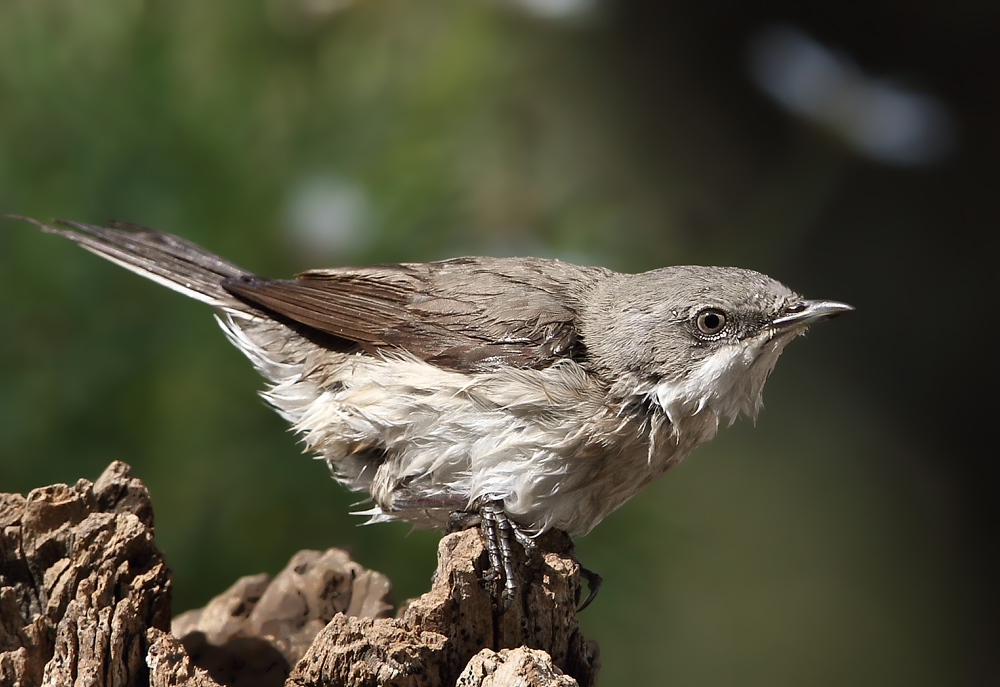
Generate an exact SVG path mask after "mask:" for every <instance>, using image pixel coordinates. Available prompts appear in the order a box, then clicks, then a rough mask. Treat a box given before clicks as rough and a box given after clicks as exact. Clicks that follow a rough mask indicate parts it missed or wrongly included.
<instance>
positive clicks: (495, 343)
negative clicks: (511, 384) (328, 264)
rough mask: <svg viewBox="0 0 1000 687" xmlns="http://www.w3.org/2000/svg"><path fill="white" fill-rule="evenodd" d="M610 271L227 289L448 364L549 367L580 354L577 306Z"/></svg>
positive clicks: (426, 268) (528, 271) (506, 268)
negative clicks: (589, 288) (589, 289)
mask: <svg viewBox="0 0 1000 687" xmlns="http://www.w3.org/2000/svg"><path fill="white" fill-rule="evenodd" d="M605 273H606V270H603V269H602V268H595V267H580V266H577V265H571V264H568V263H564V262H561V261H558V260H548V259H543V258H521V259H503V258H457V259H454V260H444V261H440V262H433V263H422V264H414V263H404V264H397V265H375V266H372V267H361V268H349V267H347V268H335V269H329V270H313V271H310V272H304V273H303V274H300V275H299V276H298V278H296V279H291V280H270V279H261V278H258V277H249V276H244V277H241V278H236V279H227V280H225V281H224V282H223V284H222V285H223V287H224V288H225V289H226V290H227V291H229V292H230V293H232V294H234V295H235V296H237V297H239V298H241V299H244V300H245V301H247V302H249V303H251V304H254V305H257V306H259V307H262V308H264V309H266V310H269V311H271V312H273V313H276V314H278V315H281V316H283V317H286V318H288V319H290V320H293V321H295V322H298V323H300V324H303V325H306V326H307V327H310V328H312V329H316V330H319V331H321V332H325V333H328V334H332V335H334V336H336V337H339V338H341V339H346V340H348V341H353V342H356V343H357V344H359V345H360V346H361V347H362V348H364V349H366V350H368V351H372V352H374V351H376V350H378V349H384V348H398V349H402V350H405V351H407V352H409V353H410V354H412V355H415V356H417V357H418V358H421V359H423V360H426V361H427V362H430V363H433V364H435V365H438V366H440V367H445V368H449V369H455V370H460V371H484V370H491V369H498V368H500V367H503V366H510V365H512V366H515V367H521V368H543V367H547V366H549V365H551V364H552V363H553V362H555V361H557V360H559V359H562V358H567V357H574V356H579V355H580V354H581V353H582V344H581V342H580V340H579V333H578V329H577V311H576V299H575V298H573V297H571V296H570V295H569V294H568V293H567V288H566V287H567V285H570V286H571V287H572V288H571V289H569V290H570V291H571V292H573V293H576V294H579V293H582V292H584V291H586V289H587V288H588V287H589V286H590V285H591V284H592V283H595V282H596V281H597V280H598V279H599V278H600V277H601V276H602V275H603V274H605Z"/></svg>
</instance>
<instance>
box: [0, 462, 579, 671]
mask: <svg viewBox="0 0 1000 687" xmlns="http://www.w3.org/2000/svg"><path fill="white" fill-rule="evenodd" d="M517 549H518V554H519V555H521V560H519V561H518V565H517V566H516V570H517V571H518V574H519V576H520V577H521V579H518V581H517V582H518V594H517V596H516V598H515V599H514V603H513V604H512V606H511V608H510V609H509V610H508V611H507V612H506V613H505V614H503V615H497V614H496V612H495V611H494V609H493V598H494V597H493V594H495V592H496V591H497V590H496V589H493V588H490V587H489V586H487V585H484V584H483V582H482V574H483V569H484V567H485V566H486V562H487V561H486V555H485V551H484V548H483V545H482V541H481V539H480V536H479V533H478V531H477V530H475V529H472V530H465V531H463V532H457V533H454V534H449V535H446V536H445V537H443V538H442V540H441V543H440V545H439V548H438V569H437V572H436V574H435V576H434V582H433V586H432V588H431V590H430V591H429V592H427V593H426V594H424V595H423V596H421V597H420V598H418V599H412V600H410V601H409V602H408V603H406V604H404V607H403V608H401V609H399V611H398V612H396V617H390V616H392V614H393V607H392V603H391V594H392V588H391V584H390V583H389V580H388V579H387V578H386V577H385V576H383V575H381V574H379V573H377V572H374V571H370V570H365V569H364V568H363V567H362V566H360V565H359V564H358V563H356V562H354V561H352V560H351V559H350V557H349V555H348V554H347V553H346V552H344V551H341V550H338V549H330V550H328V551H325V552H318V551H300V552H299V553H297V554H295V555H294V556H293V557H292V559H291V560H290V561H289V563H288V565H287V566H286V567H285V569H284V570H282V571H281V572H280V573H279V574H278V575H276V576H275V577H274V578H273V579H272V578H270V577H269V576H267V575H253V576H248V577H243V578H240V579H239V580H237V581H236V582H235V583H234V584H233V585H232V586H231V587H230V588H229V589H228V590H226V591H225V592H223V593H222V594H220V595H219V596H217V597H216V598H215V599H213V600H212V601H210V602H209V603H208V604H207V605H206V606H205V607H204V608H202V609H198V610H195V611H189V612H187V613H183V614H181V615H180V616H178V617H176V618H175V619H174V620H173V624H172V627H171V624H170V621H169V615H170V580H169V571H168V570H167V568H166V566H165V564H164V561H163V556H162V555H161V554H160V552H159V551H157V549H156V547H155V546H154V544H153V514H152V507H151V505H150V501H149V494H148V491H147V490H146V488H145V487H144V486H143V485H142V483H141V482H140V481H139V480H138V479H136V478H134V477H132V475H131V473H130V469H129V468H128V466H127V465H125V464H123V463H117V462H116V463H113V464H112V465H111V466H110V467H109V468H108V469H107V470H106V471H105V472H104V474H103V475H102V476H101V477H100V478H99V479H98V480H97V482H96V483H94V484H91V483H90V482H87V481H85V480H80V482H78V483H77V484H76V485H74V486H72V487H68V486H66V485H54V486H51V487H44V488H42V489H36V490H35V491H33V492H31V494H29V495H28V497H27V498H24V497H23V496H20V495H18V494H0V684H2V685H8V684H9V685H16V686H18V687H21V686H23V687H30V686H33V685H40V684H43V683H44V684H46V685H62V684H73V683H76V684H87V685H99V686H103V685H109V686H110V685H147V684H149V685H153V686H154V687H175V686H180V685H184V686H185V687H216V686H217V685H223V684H225V685H247V686H248V685H255V686H265V685H275V686H277V685H287V686H295V687H313V686H318V685H344V686H345V687H346V686H354V685H366V686H367V685H394V686H397V687H410V686H413V687H417V686H424V685H427V686H431V685H456V684H457V685H462V687H473V686H482V687H497V686H499V685H525V686H526V687H531V686H535V685H537V686H543V685H544V686H547V687H548V686H551V687H569V686H571V685H584V686H587V685H593V684H594V683H595V682H596V677H597V669H598V659H597V647H596V645H595V644H593V643H592V642H587V641H585V640H584V638H583V637H582V635H581V634H580V632H579V627H578V624H577V621H576V611H575V606H576V603H577V602H578V600H579V595H580V584H579V565H578V564H577V562H576V560H575V558H573V555H572V543H571V541H570V540H569V538H568V537H566V536H565V535H563V534H561V533H551V534H549V535H547V536H546V537H543V538H542V540H541V541H540V542H539V547H538V551H537V552H535V553H533V554H531V555H527V556H524V555H523V552H521V550H520V548H519V547H517Z"/></svg>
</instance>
